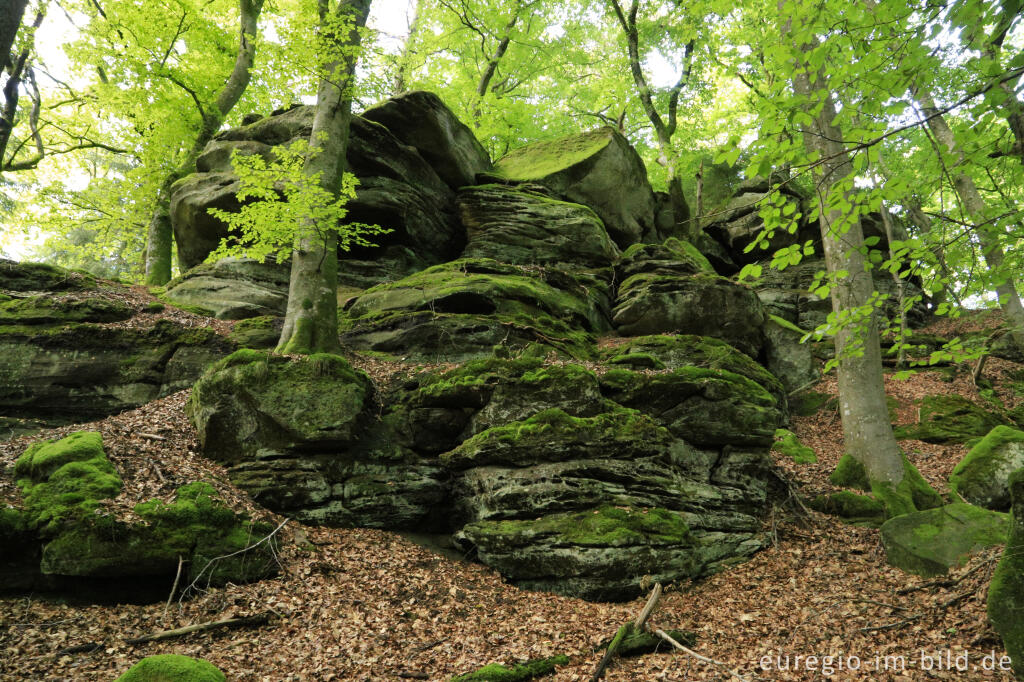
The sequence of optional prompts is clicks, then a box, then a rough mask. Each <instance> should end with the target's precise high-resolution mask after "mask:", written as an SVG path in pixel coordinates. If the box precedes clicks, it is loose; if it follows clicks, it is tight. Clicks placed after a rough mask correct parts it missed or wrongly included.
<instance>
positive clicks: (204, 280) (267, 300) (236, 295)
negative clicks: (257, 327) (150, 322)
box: [165, 258, 289, 320]
mask: <svg viewBox="0 0 1024 682" xmlns="http://www.w3.org/2000/svg"><path fill="white" fill-rule="evenodd" d="M288 276H289V272H288V266H287V265H280V264H278V263H274V262H272V261H271V262H267V263H259V262H257V261H254V260H250V259H245V258H225V259H223V260H220V261H218V262H216V263H204V264H202V265H198V266H196V267H194V268H192V269H191V270H189V271H187V272H186V273H184V274H183V275H181V276H180V277H177V278H175V279H174V280H173V281H172V282H170V283H169V284H168V285H167V293H166V294H165V298H166V299H167V301H168V302H169V303H171V304H173V305H187V306H197V307H200V308H204V309H206V310H208V311H210V314H211V315H212V316H213V317H216V318H218V319H221V320H238V319H243V318H247V317H258V316H261V315H276V316H282V315H284V312H285V308H286V307H287V304H288Z"/></svg>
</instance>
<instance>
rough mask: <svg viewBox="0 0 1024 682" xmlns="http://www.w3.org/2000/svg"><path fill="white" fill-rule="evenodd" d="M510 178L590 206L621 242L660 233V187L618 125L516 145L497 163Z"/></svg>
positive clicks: (499, 172) (500, 174)
mask: <svg viewBox="0 0 1024 682" xmlns="http://www.w3.org/2000/svg"><path fill="white" fill-rule="evenodd" d="M494 173H495V175H496V176H497V177H498V178H500V179H502V180H505V181H511V182H535V183H538V184H541V185H544V186H545V187H547V188H549V189H550V190H552V191H553V192H554V193H555V194H556V195H558V196H561V197H563V198H565V199H566V200H568V201H572V202H575V203H578V204H583V205H584V206H589V207H590V208H592V209H593V210H594V212H595V213H597V215H598V216H599V217H600V218H601V220H602V221H604V225H605V227H606V228H607V229H608V232H609V234H611V236H612V239H614V240H615V242H616V244H618V245H619V247H622V248H625V247H627V246H629V245H630V244H633V243H636V242H638V241H640V239H641V237H642V236H644V235H647V234H650V233H653V232H654V219H655V215H654V212H655V200H654V192H653V190H652V189H651V186H650V183H649V182H648V181H647V169H646V168H644V163H643V161H642V160H641V159H640V156H639V155H638V154H637V153H636V150H634V149H633V147H632V146H630V144H629V142H628V141H627V140H626V138H624V137H623V136H622V135H621V134H620V133H619V132H618V131H616V130H615V129H614V128H599V129H598V130H593V131H590V132H588V133H582V134H578V135H569V136H566V137H562V138H559V139H557V140H551V141H547V142H535V143H533V144H530V145H527V146H525V147H520V148H519V149H516V150H513V151H512V152H510V153H509V154H507V155H505V156H504V157H502V158H501V159H499V160H498V161H497V162H495V164H494Z"/></svg>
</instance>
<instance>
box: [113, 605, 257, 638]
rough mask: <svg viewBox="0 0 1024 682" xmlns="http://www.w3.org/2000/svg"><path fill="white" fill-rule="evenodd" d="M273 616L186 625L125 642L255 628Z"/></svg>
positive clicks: (246, 617) (247, 617)
mask: <svg viewBox="0 0 1024 682" xmlns="http://www.w3.org/2000/svg"><path fill="white" fill-rule="evenodd" d="M272 615H273V614H272V613H271V612H270V611H264V612H263V613H258V614H256V615H255V616H245V617H243V618H228V619H226V620H214V621H210V622H207V623H196V624H195V625H186V626H185V627H182V628H175V629H174V630H164V631H162V632H154V633H153V634H151V635H143V636H141V637H131V638H129V639H126V640H124V641H125V643H126V644H144V643H145V642H156V641H159V640H162V639H173V638H175V637H182V636H184V635H190V634H192V633H193V632H207V631H209V630H217V629H219V628H240V627H255V626H258V625H264V624H266V623H268V622H270V619H271V617H272Z"/></svg>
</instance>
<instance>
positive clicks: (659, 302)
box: [612, 272, 766, 358]
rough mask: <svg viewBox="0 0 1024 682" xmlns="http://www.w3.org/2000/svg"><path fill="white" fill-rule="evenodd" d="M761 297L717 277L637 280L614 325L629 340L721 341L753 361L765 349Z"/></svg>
mask: <svg viewBox="0 0 1024 682" xmlns="http://www.w3.org/2000/svg"><path fill="white" fill-rule="evenodd" d="M765 319H766V318H765V312H764V308H763V306H762V305H761V301H760V300H759V299H758V297H757V294H756V293H755V292H754V291H753V290H751V289H748V288H746V287H744V286H742V285H740V284H736V283H735V282H732V281H730V280H727V279H725V278H724V277H718V276H717V275H709V274H701V275H691V276H688V277H679V276H672V275H658V274H656V273H654V272H646V273H640V274H637V275H633V276H632V277H630V278H629V279H627V280H626V281H624V282H623V283H622V284H621V285H619V292H618V297H617V298H616V301H615V308H614V309H613V310H612V322H613V324H614V325H615V329H616V331H618V332H619V334H621V335H623V336H641V335H645V334H662V333H667V332H679V333H683V334H696V335H698V336H711V337H714V338H717V339H721V340H723V341H725V342H727V343H729V344H731V345H733V346H735V347H736V348H737V349H739V350H741V351H743V352H744V353H746V354H748V355H750V356H751V357H755V358H756V357H758V356H759V355H760V353H761V348H762V346H763V345H764V331H763V327H764V323H765Z"/></svg>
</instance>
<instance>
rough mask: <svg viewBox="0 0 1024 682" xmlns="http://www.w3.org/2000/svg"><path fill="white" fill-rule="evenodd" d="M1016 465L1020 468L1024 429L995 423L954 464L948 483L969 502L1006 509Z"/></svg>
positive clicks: (988, 507) (1009, 500)
mask: <svg viewBox="0 0 1024 682" xmlns="http://www.w3.org/2000/svg"><path fill="white" fill-rule="evenodd" d="M1018 469H1024V431H1019V430H1017V429H1013V428H1010V427H1009V426H997V427H995V428H994V429H992V430H991V431H989V432H988V435H987V436H985V437H984V438H982V439H981V442H979V443H978V444H977V445H975V446H974V447H973V448H971V451H970V452H968V453H967V456H966V457H964V458H963V459H962V460H961V461H960V463H959V464H957V465H956V468H955V469H953V473H952V475H951V476H950V477H949V485H950V488H951V489H952V490H953V492H955V493H956V494H958V495H960V496H961V497H962V498H963V499H964V500H966V501H967V502H970V503H971V504H975V505H978V506H979V507H985V508H986V509H995V510H997V511H1010V505H1011V503H1012V500H1011V499H1010V475H1011V474H1012V473H1013V472H1015V471H1017V470H1018Z"/></svg>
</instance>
